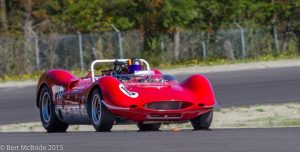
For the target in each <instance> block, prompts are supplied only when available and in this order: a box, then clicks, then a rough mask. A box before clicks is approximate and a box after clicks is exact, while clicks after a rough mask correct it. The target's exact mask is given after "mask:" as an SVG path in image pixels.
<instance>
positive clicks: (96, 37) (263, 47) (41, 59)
mask: <svg viewBox="0 0 300 152" xmlns="http://www.w3.org/2000/svg"><path fill="white" fill-rule="evenodd" d="M297 34H298V39H299V38H300V37H299V33H293V32H289V33H277V32H276V30H274V29H272V30H263V29H259V30H254V29H228V30H218V31H216V32H215V33H207V32H201V31H200V32H197V31H192V30H191V31H181V32H179V34H178V35H177V36H178V38H179V39H177V41H175V39H176V38H175V37H174V34H161V36H160V38H159V39H158V40H157V42H156V43H154V45H155V46H154V47H155V48H156V49H157V50H158V51H157V52H158V53H157V54H156V56H154V58H157V59H158V61H156V62H157V63H158V64H159V63H172V62H177V61H186V60H192V59H199V60H208V59H219V58H222V59H229V60H234V59H239V58H253V57H257V56H264V55H279V54H283V53H287V54H298V53H299V46H298V45H299V42H298V41H299V40H298V39H297ZM119 36H120V35H118V33H117V32H107V33H92V34H80V33H77V34H74V35H40V36H39V37H35V38H33V39H31V40H28V39H24V38H10V37H0V57H1V60H0V76H3V75H4V74H6V73H10V74H22V73H29V72H32V71H35V70H44V69H53V68H62V69H80V68H81V69H82V70H86V69H88V68H89V65H90V63H91V62H92V61H93V60H94V59H109V58H120V57H121V56H122V57H123V58H131V57H138V58H145V59H146V60H149V61H150V63H151V61H154V60H155V59H153V57H152V58H147V56H143V53H144V52H145V50H144V38H143V34H142V33H140V32H139V31H127V32H121V37H119ZM120 44H121V45H120ZM176 50H177V51H178V52H176ZM37 61H38V62H37Z"/></svg>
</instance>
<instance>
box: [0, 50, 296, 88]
mask: <svg viewBox="0 0 300 152" xmlns="http://www.w3.org/2000/svg"><path fill="white" fill-rule="evenodd" d="M282 59H300V57H299V56H298V55H279V56H271V55H267V56H260V57H256V58H245V59H236V60H226V59H208V60H202V59H193V60H188V61H177V62H174V63H164V64H160V65H156V66H155V65H152V66H153V67H154V68H158V69H175V68H183V67H189V66H213V65H226V64H237V63H250V62H259V61H276V60H282ZM150 64H151V63H150ZM43 72H44V71H35V72H32V73H26V74H16V73H8V74H5V75H4V76H2V77H0V82H6V81H24V80H37V79H38V78H39V77H40V75H41V74H42V73H43ZM71 72H72V73H73V74H75V75H76V76H79V77H80V76H84V75H85V74H86V73H87V71H84V72H82V71H80V70H79V69H75V70H72V71H71Z"/></svg>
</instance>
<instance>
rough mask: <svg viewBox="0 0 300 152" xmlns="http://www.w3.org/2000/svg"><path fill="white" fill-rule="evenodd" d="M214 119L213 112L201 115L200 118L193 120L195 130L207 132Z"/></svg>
mask: <svg viewBox="0 0 300 152" xmlns="http://www.w3.org/2000/svg"><path fill="white" fill-rule="evenodd" d="M212 119H213V110H210V111H209V112H206V113H204V114H201V115H200V116H198V117H196V118H194V119H192V120H191V123H192V126H193V128H194V130H207V129H209V127H210V125H211V122H212Z"/></svg>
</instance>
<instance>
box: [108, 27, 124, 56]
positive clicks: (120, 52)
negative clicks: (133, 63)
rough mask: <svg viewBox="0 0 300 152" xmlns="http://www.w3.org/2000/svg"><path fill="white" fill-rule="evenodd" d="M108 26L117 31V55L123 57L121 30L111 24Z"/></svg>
mask: <svg viewBox="0 0 300 152" xmlns="http://www.w3.org/2000/svg"><path fill="white" fill-rule="evenodd" d="M110 26H111V27H112V28H113V29H114V30H115V31H116V32H117V33H118V41H119V55H120V58H121V59H123V46H122V35H121V32H120V30H119V29H117V28H116V27H115V26H114V25H113V24H111V25H110Z"/></svg>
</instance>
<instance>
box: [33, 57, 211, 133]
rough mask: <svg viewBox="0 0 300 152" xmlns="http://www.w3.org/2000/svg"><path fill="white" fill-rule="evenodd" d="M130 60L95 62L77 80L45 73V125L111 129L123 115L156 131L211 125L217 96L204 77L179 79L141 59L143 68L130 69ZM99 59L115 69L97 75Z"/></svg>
mask: <svg viewBox="0 0 300 152" xmlns="http://www.w3.org/2000/svg"><path fill="white" fill-rule="evenodd" d="M129 61H130V62H131V59H117V60H116V59H110V60H95V61H94V62H93V63H92V64H91V70H90V73H89V74H88V75H87V76H86V77H81V78H78V77H76V76H74V75H73V74H71V73H70V72H68V71H66V70H59V69H57V70H49V71H46V72H45V73H44V74H43V75H42V76H41V77H40V79H39V82H38V86H37V98H36V104H37V107H38V108H39V109H40V117H41V121H42V124H43V126H44V128H45V129H46V130H47V131H48V132H63V131H66V129H67V128H68V126H69V124H92V125H93V126H94V128H95V129H96V130H97V131H110V130H111V128H112V126H113V125H114V124H118V123H121V121H120V120H124V119H126V120H130V121H132V122H136V123H137V124H138V127H139V129H140V130H158V129H159V127H160V124H161V123H162V122H186V121H191V122H192V125H193V127H194V129H208V128H209V127H210V124H211V121H212V113H213V111H212V109H213V107H214V106H215V104H216V100H215V96H214V93H213V89H212V87H211V85H210V83H209V81H208V80H207V79H206V78H205V77H204V76H202V75H198V74H196V75H192V76H190V77H188V78H187V79H186V80H184V81H182V82H178V81H177V80H176V79H175V77H173V76H170V75H167V74H162V73H161V72H160V71H158V70H152V69H150V67H149V64H148V62H147V61H145V60H143V59H140V60H139V61H140V62H141V63H143V64H142V65H143V68H142V69H141V70H139V71H134V73H128V69H129V68H128V67H127V66H129ZM99 63H114V65H113V66H114V67H113V69H110V70H102V71H101V74H99V75H97V74H95V73H96V71H95V69H94V67H95V65H96V64H99ZM124 69H125V72H124Z"/></svg>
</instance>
